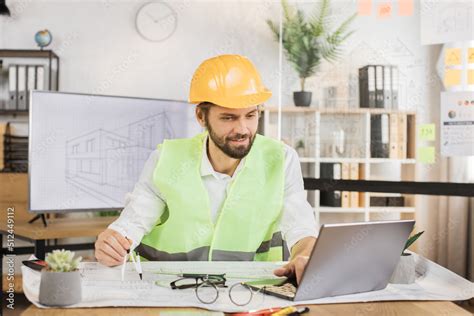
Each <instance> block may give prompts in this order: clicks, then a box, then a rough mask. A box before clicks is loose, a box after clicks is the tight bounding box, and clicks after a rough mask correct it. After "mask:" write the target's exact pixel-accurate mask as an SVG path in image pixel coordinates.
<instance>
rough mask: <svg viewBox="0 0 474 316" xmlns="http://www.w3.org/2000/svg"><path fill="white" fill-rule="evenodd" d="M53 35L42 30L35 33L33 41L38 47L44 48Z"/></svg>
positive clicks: (49, 42)
mask: <svg viewBox="0 0 474 316" xmlns="http://www.w3.org/2000/svg"><path fill="white" fill-rule="evenodd" d="M52 40H53V36H52V35H51V33H50V32H49V31H48V30H42V31H39V32H37V33H36V34H35V42H36V44H38V46H39V47H41V48H44V47H46V46H48V45H49V44H51V41H52Z"/></svg>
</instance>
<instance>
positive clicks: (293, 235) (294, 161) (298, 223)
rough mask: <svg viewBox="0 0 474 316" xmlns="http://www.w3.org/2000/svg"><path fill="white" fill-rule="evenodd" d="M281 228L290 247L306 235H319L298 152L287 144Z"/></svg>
mask: <svg viewBox="0 0 474 316" xmlns="http://www.w3.org/2000/svg"><path fill="white" fill-rule="evenodd" d="M280 229H281V232H282V235H283V239H285V241H286V243H287V245H288V248H289V249H290V250H291V248H292V247H293V246H294V245H295V244H296V243H297V242H298V241H299V240H301V239H303V238H305V237H317V236H318V229H317V227H316V220H315V217H314V211H313V208H312V207H311V205H310V204H309V203H308V200H307V198H306V191H305V190H304V185H303V176H302V173H301V165H300V162H299V158H298V154H297V153H296V151H295V150H294V149H293V148H291V147H290V146H288V145H285V193H284V199H283V214H282V218H281V222H280Z"/></svg>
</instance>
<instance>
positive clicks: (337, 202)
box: [320, 163, 361, 208]
mask: <svg viewBox="0 0 474 316" xmlns="http://www.w3.org/2000/svg"><path fill="white" fill-rule="evenodd" d="M320 178H321V179H334V180H340V179H342V180H359V164H358V163H321V165H320ZM327 189H331V188H330V186H328V187H327ZM320 205H322V206H333V207H343V208H349V207H351V208H353V207H360V206H361V205H360V204H359V192H349V191H335V190H334V191H332V190H329V191H321V192H320Z"/></svg>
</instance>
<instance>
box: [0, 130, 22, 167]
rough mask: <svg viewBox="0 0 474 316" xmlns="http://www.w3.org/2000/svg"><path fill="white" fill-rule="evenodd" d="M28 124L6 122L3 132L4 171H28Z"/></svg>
mask: <svg viewBox="0 0 474 316" xmlns="http://www.w3.org/2000/svg"><path fill="white" fill-rule="evenodd" d="M27 125H28V124H26V123H11V122H8V123H7V124H6V128H5V133H4V134H3V164H4V166H3V171H5V172H27V171H28V131H27V130H28V126H27Z"/></svg>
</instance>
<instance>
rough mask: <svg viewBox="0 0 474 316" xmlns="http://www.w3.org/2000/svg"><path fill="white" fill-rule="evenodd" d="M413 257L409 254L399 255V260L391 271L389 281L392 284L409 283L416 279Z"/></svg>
mask: <svg viewBox="0 0 474 316" xmlns="http://www.w3.org/2000/svg"><path fill="white" fill-rule="evenodd" d="M415 266H416V264H415V258H414V257H413V256H412V255H411V254H410V255H408V256H403V255H402V256H400V261H398V264H397V266H396V268H395V271H393V274H392V278H391V279H390V283H394V284H411V283H413V282H415V280H416V271H415Z"/></svg>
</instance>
